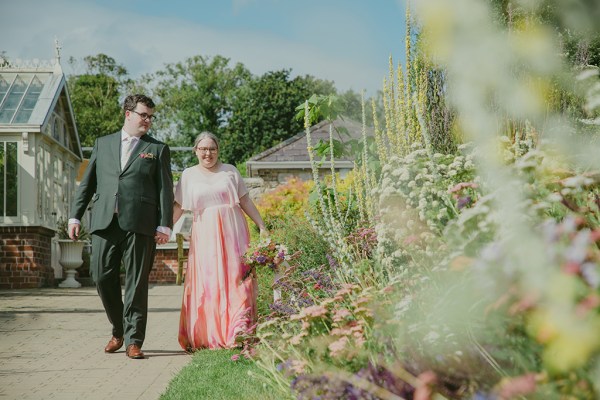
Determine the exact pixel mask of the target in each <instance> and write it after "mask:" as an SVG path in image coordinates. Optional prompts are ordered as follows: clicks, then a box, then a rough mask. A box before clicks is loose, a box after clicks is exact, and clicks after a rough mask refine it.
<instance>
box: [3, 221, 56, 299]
mask: <svg viewBox="0 0 600 400" xmlns="http://www.w3.org/2000/svg"><path fill="white" fill-rule="evenodd" d="M53 236H54V231H53V230H50V229H48V228H44V227H40V226H30V227H20V226H19V227H11V226H4V227H0V289H25V288H39V287H45V286H54V270H53V269H52V268H51V267H50V265H51V264H50V257H51V255H50V253H51V250H50V246H51V239H52V237H53Z"/></svg>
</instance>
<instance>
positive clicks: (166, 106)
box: [146, 56, 251, 168]
mask: <svg viewBox="0 0 600 400" xmlns="http://www.w3.org/2000/svg"><path fill="white" fill-rule="evenodd" d="M146 79H147V80H148V81H152V82H153V83H154V84H155V88H154V90H153V92H154V97H155V99H156V100H159V101H158V105H157V107H158V109H157V112H158V114H159V117H160V119H158V120H157V123H156V124H155V129H159V130H160V131H161V132H162V133H163V134H165V136H166V140H167V143H169V144H170V145H172V146H182V147H189V146H192V145H193V143H194V140H195V139H196V137H197V136H198V134H200V133H201V132H203V131H210V132H212V133H214V134H215V135H217V136H218V137H223V136H224V132H225V130H226V128H227V122H228V120H229V118H230V117H231V115H232V112H233V107H234V102H235V96H236V95H237V94H238V92H239V88H240V87H242V86H243V85H244V84H245V83H246V82H247V81H248V80H249V79H251V74H250V72H249V71H248V70H247V69H246V68H245V67H244V65H243V64H241V63H237V64H235V65H234V66H233V67H231V66H230V65H229V59H228V58H225V57H222V56H215V57H213V58H212V59H211V58H210V57H203V56H194V57H191V58H188V59H187V60H185V61H184V62H179V63H176V64H168V65H167V66H166V67H165V69H164V70H161V71H158V72H156V73H155V74H153V75H150V76H148V77H146ZM194 158H195V157H194V155H193V154H192V153H191V152H190V153H187V154H184V153H174V154H173V161H174V163H175V164H177V165H179V166H180V168H181V167H185V166H188V165H191V164H193V163H195V162H196V161H195V160H194Z"/></svg>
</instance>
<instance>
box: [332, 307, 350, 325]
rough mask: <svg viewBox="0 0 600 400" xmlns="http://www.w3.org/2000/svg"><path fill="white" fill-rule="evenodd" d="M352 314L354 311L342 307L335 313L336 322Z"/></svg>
mask: <svg viewBox="0 0 600 400" xmlns="http://www.w3.org/2000/svg"><path fill="white" fill-rule="evenodd" d="M351 316H352V313H351V312H350V311H348V310H347V309H346V308H340V309H339V310H337V311H336V312H335V314H334V315H333V320H334V321H335V322H340V321H343V320H344V319H346V318H347V317H351Z"/></svg>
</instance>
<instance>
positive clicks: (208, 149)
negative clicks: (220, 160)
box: [196, 147, 219, 154]
mask: <svg viewBox="0 0 600 400" xmlns="http://www.w3.org/2000/svg"><path fill="white" fill-rule="evenodd" d="M196 150H198V151H199V152H200V153H206V152H207V151H208V152H209V153H212V154H215V153H216V152H217V151H218V150H219V149H217V148H215V147H196Z"/></svg>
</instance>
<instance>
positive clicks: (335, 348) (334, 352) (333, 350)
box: [328, 336, 348, 357]
mask: <svg viewBox="0 0 600 400" xmlns="http://www.w3.org/2000/svg"><path fill="white" fill-rule="evenodd" d="M346 344H348V338H347V337H346V336H342V337H341V338H339V339H338V340H336V341H335V342H333V343H331V344H330V345H329V346H328V348H329V352H330V354H331V356H332V357H337V356H338V355H339V354H340V353H341V352H342V351H344V349H345V348H346Z"/></svg>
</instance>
